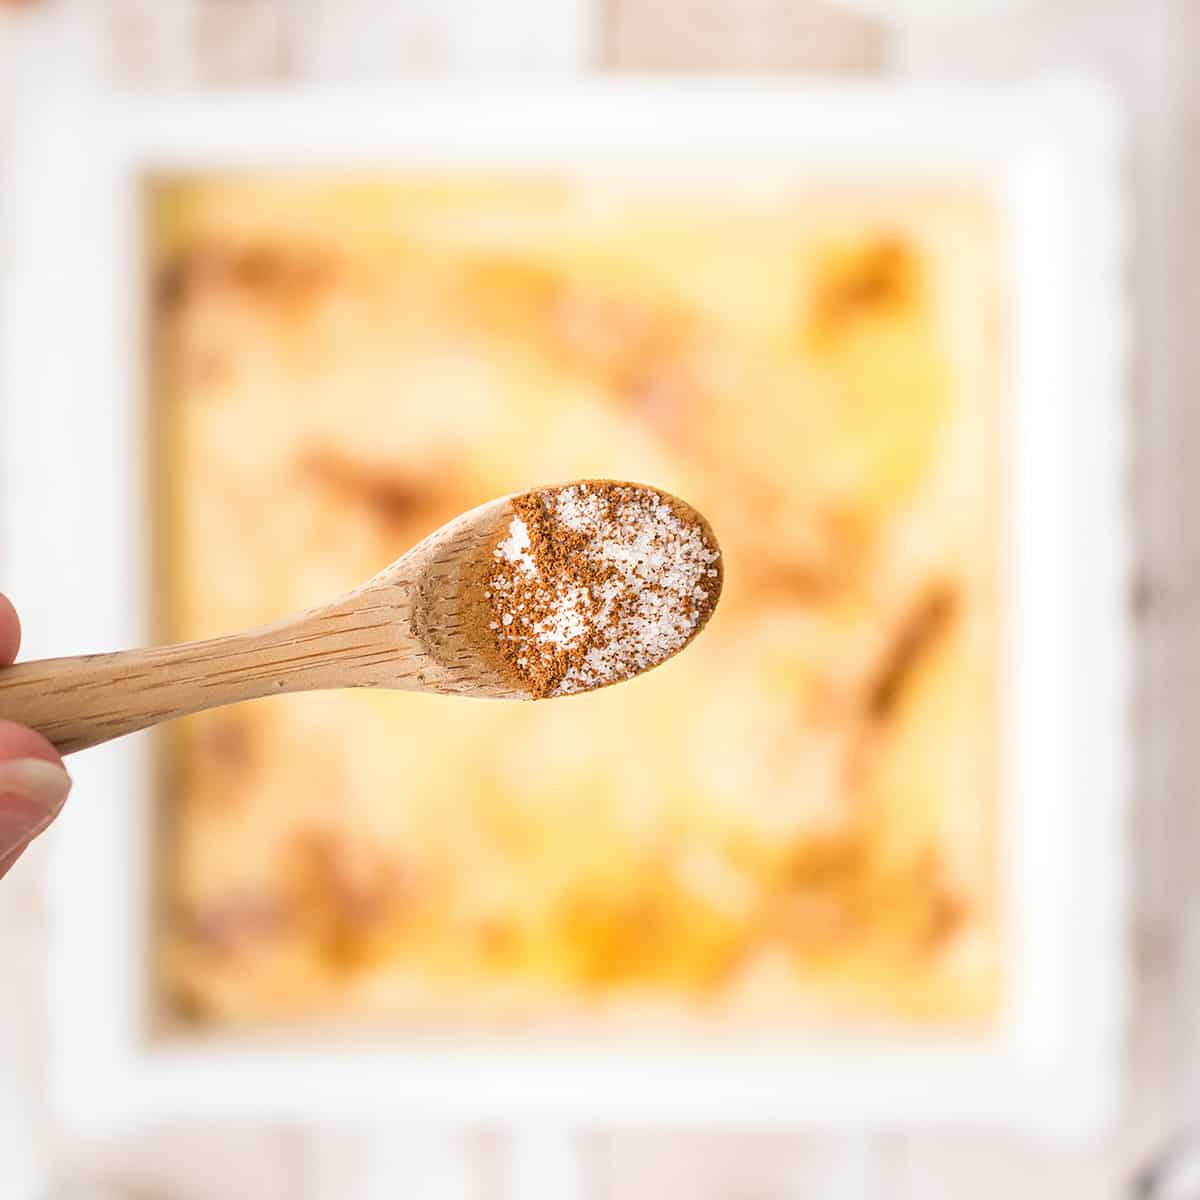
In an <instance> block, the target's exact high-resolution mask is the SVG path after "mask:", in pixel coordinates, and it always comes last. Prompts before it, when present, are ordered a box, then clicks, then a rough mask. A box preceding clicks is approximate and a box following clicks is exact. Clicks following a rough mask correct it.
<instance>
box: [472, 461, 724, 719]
mask: <svg viewBox="0 0 1200 1200" xmlns="http://www.w3.org/2000/svg"><path fill="white" fill-rule="evenodd" d="M513 508H514V509H515V510H516V516H514V517H513V519H512V521H511V522H510V524H509V526H508V529H507V531H506V533H505V536H504V537H503V538H502V539H501V540H500V542H499V544H498V545H497V546H496V549H495V551H494V558H495V565H494V567H493V569H492V571H491V573H490V575H489V577H488V580H487V589H488V590H487V599H488V600H489V601H490V604H491V614H492V617H491V621H490V622H489V628H490V629H491V631H492V633H493V636H494V637H495V640H496V644H497V646H498V647H499V649H500V653H501V654H502V655H503V656H504V658H505V659H506V660H507V661H508V662H509V663H511V664H512V665H513V666H514V667H515V668H516V669H517V671H518V672H519V674H520V675H521V676H522V678H523V679H524V680H525V681H526V683H527V684H528V686H529V688H530V690H531V691H532V692H533V695H534V696H535V697H536V698H538V699H541V698H543V697H547V696H565V695H569V694H570V693H572V692H584V691H589V690H590V689H592V688H597V687H604V686H605V685H606V684H610V683H618V682H620V681H621V680H623V679H628V678H630V677H631V676H633V675H637V674H638V673H639V672H641V671H645V670H647V669H648V668H650V667H653V666H656V665H657V664H658V663H660V662H662V661H663V660H664V659H666V658H669V657H670V656H671V655H672V654H675V653H676V652H677V651H679V650H681V649H682V648H683V647H684V646H685V645H686V644H687V643H688V641H690V640H691V638H692V636H693V635H694V634H695V633H696V631H697V630H698V629H699V628H700V626H702V625H703V624H704V622H705V621H706V620H708V617H709V614H710V613H711V612H712V609H713V606H714V605H715V604H716V601H717V596H718V595H719V593H720V588H721V571H720V567H719V565H718V562H719V559H720V551H719V550H718V549H717V547H716V545H715V544H714V543H713V541H712V540H711V537H710V535H709V534H708V533H707V531H706V529H705V527H704V526H703V525H702V524H701V523H700V522H699V521H697V519H696V517H695V515H694V514H692V513H691V512H690V510H687V508H686V506H684V505H680V504H679V503H678V502H677V501H673V500H672V499H671V498H670V497H668V496H665V495H664V494H662V493H660V492H658V491H656V490H654V489H653V488H648V487H640V486H634V485H630V484H619V483H608V482H603V481H599V482H588V483H578V484H570V485H568V486H566V487H560V488H542V489H539V490H537V491H534V492H529V493H527V494H526V495H524V496H521V497H520V498H519V499H517V500H514V501H513Z"/></svg>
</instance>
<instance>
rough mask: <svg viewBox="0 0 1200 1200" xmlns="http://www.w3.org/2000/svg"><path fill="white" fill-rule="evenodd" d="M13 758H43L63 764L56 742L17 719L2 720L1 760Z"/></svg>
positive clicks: (0, 725)
mask: <svg viewBox="0 0 1200 1200" xmlns="http://www.w3.org/2000/svg"><path fill="white" fill-rule="evenodd" d="M13 758H41V759H45V761H46V762H52V763H56V764H57V765H59V766H61V765H62V755H61V754H59V752H58V751H57V750H56V749H55V748H54V744H53V743H52V742H50V741H49V740H47V739H46V738H44V737H43V736H42V735H41V734H40V733H38V732H37V731H36V730H34V729H29V728H28V727H27V726H25V725H18V724H17V723H16V722H15V721H0V762H7V761H8V760H9V759H13Z"/></svg>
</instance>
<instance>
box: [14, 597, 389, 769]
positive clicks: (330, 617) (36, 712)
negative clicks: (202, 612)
mask: <svg viewBox="0 0 1200 1200" xmlns="http://www.w3.org/2000/svg"><path fill="white" fill-rule="evenodd" d="M391 625H392V622H391V621H390V620H387V619H381V617H380V615H379V614H378V613H377V612H376V613H375V614H372V613H371V612H370V610H367V611H366V612H364V611H363V610H361V609H358V608H342V607H339V606H334V607H332V608H329V609H318V610H314V611H313V612H308V613H303V614H301V615H300V616H298V617H294V618H292V619H290V620H288V621H284V622H281V623H279V624H277V625H268V626H264V627H263V628H261V629H254V630H250V631H249V632H246V633H237V634H232V635H230V636H228V637H220V638H212V639H210V640H208V641H202V642H188V643H185V644H183V645H177V646H157V647H154V648H152V649H145V650H123V651H120V652H118V653H116V654H87V655H81V656H79V657H75V658H46V659H41V660H38V661H34V662H25V663H17V664H16V665H15V666H11V667H5V668H3V669H2V670H0V718H3V719H5V720H10V721H18V722H20V723H21V724H23V725H29V726H31V727H32V728H34V729H36V730H38V732H40V733H42V734H44V735H45V736H46V737H47V738H49V739H50V741H51V742H53V743H54V745H55V746H56V747H57V748H58V750H59V752H60V753H62V754H70V753H72V752H73V751H75V750H83V749H85V748H86V747H88V746H95V745H97V744H99V743H100V742H107V741H109V740H110V739H112V738H116V737H121V736H122V735H123V734H126V733H133V732H135V731H136V730H139V729H146V728H147V727H149V726H151V725H157V724H158V723H159V722H161V721H170V720H172V719H173V718H175V717H181V716H183V715H184V714H186V713H192V712H199V711H200V710H201V709H205V708H216V707H218V706H219V705H223V704H234V703H237V702H239V701H241V700H253V699H255V698H257V697H259V696H270V695H278V694H281V693H284V692H300V691H312V690H315V689H318V688H330V687H353V686H360V685H370V684H373V683H377V682H379V681H380V679H381V678H382V677H383V675H382V673H381V672H380V667H381V665H383V664H386V663H388V661H389V660H390V661H391V662H392V663H393V664H394V663H395V660H396V659H397V657H399V656H403V652H404V651H403V646H402V645H398V644H397V639H396V636H395V633H394V632H389V626H391ZM396 686H405V684H404V683H403V682H400V683H398V684H397V685H396Z"/></svg>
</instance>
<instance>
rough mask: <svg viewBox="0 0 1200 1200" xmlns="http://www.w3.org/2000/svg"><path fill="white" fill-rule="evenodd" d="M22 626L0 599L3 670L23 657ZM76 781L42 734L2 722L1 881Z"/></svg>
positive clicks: (0, 746) (52, 817)
mask: <svg viewBox="0 0 1200 1200" xmlns="http://www.w3.org/2000/svg"><path fill="white" fill-rule="evenodd" d="M20 644H21V623H20V622H19V621H18V620H17V613H16V610H15V609H14V608H13V606H12V604H11V603H10V602H9V600H8V597H7V596H4V595H2V594H0V666H6V665H7V664H8V663H10V662H12V660H13V659H14V658H16V656H17V648H18V647H19V646H20ZM70 790H71V779H70V776H69V775H68V774H67V772H66V770H65V768H64V767H63V765H62V758H61V757H60V755H59V753H58V751H57V750H55V749H54V747H53V746H52V745H51V744H50V743H49V742H48V741H47V740H46V739H45V738H44V737H42V735H41V734H40V733H35V732H34V731H33V730H32V729H26V728H25V726H24V725H17V724H16V723H15V722H13V721H0V879H2V878H3V877H4V876H5V875H6V874H7V873H8V871H9V868H10V867H12V865H13V863H15V862H16V861H17V859H18V858H20V857H21V855H22V854H23V853H24V852H25V849H26V847H27V846H28V845H29V843H30V842H32V841H33V839H34V838H35V837H37V835H38V834H39V833H41V832H42V831H43V830H44V829H45V828H46V826H47V825H49V824H50V822H51V821H53V820H54V818H55V817H56V816H58V812H59V809H61V808H62V806H63V801H64V800H66V798H67V793H68V792H69V791H70Z"/></svg>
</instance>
